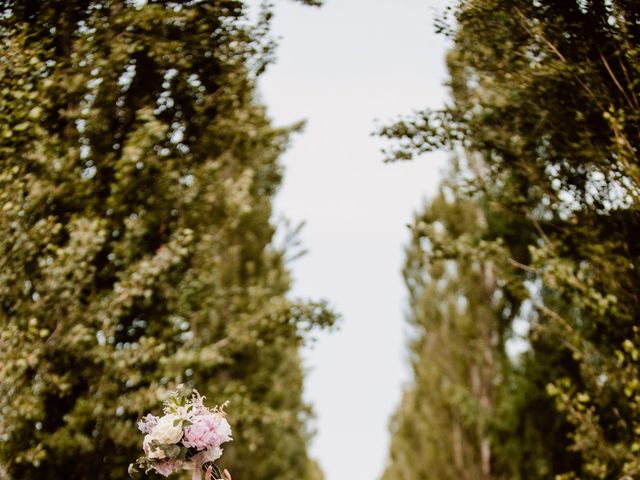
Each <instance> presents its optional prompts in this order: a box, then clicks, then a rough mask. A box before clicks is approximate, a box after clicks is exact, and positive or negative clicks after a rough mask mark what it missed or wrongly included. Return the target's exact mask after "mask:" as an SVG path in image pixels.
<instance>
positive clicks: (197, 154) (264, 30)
mask: <svg viewBox="0 0 640 480" xmlns="http://www.w3.org/2000/svg"><path fill="white" fill-rule="evenodd" d="M306 3H317V2H306ZM245 9H246V5H245V4H244V2H242V1H238V0H214V1H207V2H200V1H164V0H150V1H147V2H142V1H125V0H77V1H72V2H70V1H66V0H65V1H63V0H47V1H30V0H29V1H14V0H2V1H0V43H1V44H2V52H3V55H2V58H0V98H1V100H0V139H1V140H0V212H1V213H0V258H1V259H2V268H1V269H0V326H1V328H0V432H1V435H0V477H2V478H8V479H12V478H15V479H20V480H27V479H36V478H38V479H41V478H48V479H58V478H60V479H63V478H64V479H67V478H78V479H79V478H95V479H116V478H117V479H121V478H123V476H124V475H126V471H127V465H128V464H129V463H130V462H131V461H133V460H134V459H135V458H136V456H138V453H139V450H140V448H141V447H140V440H141V437H140V435H139V434H138V433H137V432H136V421H137V420H138V419H139V417H140V416H141V415H142V414H144V413H146V412H147V411H150V410H153V409H154V408H159V406H160V404H161V401H162V399H163V397H164V396H165V395H166V393H167V391H168V390H170V389H172V388H173V387H175V385H177V384H179V383H185V384H188V385H191V386H194V387H195V388H197V389H199V390H200V392H201V393H202V394H204V395H207V396H208V399H209V400H208V401H209V402H223V401H225V400H229V401H230V406H229V408H228V411H229V415H230V418H231V421H232V423H233V426H234V428H235V433H236V435H235V442H234V444H233V446H231V447H229V452H228V453H227V454H226V455H225V461H226V462H229V465H233V469H234V471H235V473H236V474H237V476H238V477H240V478H254V479H256V480H257V479H267V478H279V479H291V480H293V479H308V480H312V479H313V480H317V479H318V478H321V474H320V472H319V470H318V467H317V465H316V464H315V462H314V461H313V460H311V459H310V458H309V456H308V454H307V440H308V437H309V433H310V430H309V423H308V421H309V418H310V416H311V410H310V408H309V406H308V405H306V404H305V403H304V402H303V401H302V398H301V390H302V382H303V371H302V368H301V364H300V359H299V346H300V345H301V343H302V342H303V341H304V339H305V338H306V337H308V332H310V331H311V330H312V329H314V328H316V327H328V326H330V325H332V324H333V322H334V315H333V314H332V313H331V311H330V310H329V309H327V307H326V305H325V304H324V302H307V301H296V300H292V299H291V298H290V297H289V295H288V289H289V284H290V279H289V274H288V272H287V267H286V264H285V253H286V246H282V245H280V246H279V245H277V244H276V243H275V242H274V233H275V230H276V227H275V226H274V223H273V222H272V218H271V217H272V211H271V200H272V197H273V195H274V193H275V192H276V190H277V188H278V186H279V184H280V181H281V178H282V168H281V166H280V163H279V161H278V158H279V156H280V154H281V153H282V152H283V150H284V149H285V148H286V146H287V143H288V138H289V135H290V134H291V133H292V132H293V131H294V130H295V129H296V128H297V127H293V128H276V127H274V126H273V125H272V124H271V121H270V119H269V118H268V116H267V115H266V113H265V109H264V108H263V106H261V105H260V103H259V102H258V101H256V95H255V81H256V78H257V76H258V75H259V74H260V73H261V72H262V71H263V70H264V68H265V66H266V64H267V63H268V62H269V61H270V59H271V58H272V56H273V55H272V51H273V47H274V45H273V41H272V39H271V38H270V37H269V34H268V29H269V19H270V18H271V12H270V11H269V9H268V8H267V9H265V10H263V12H262V14H261V16H260V18H258V20H257V21H256V22H254V23H251V22H250V21H249V20H248V19H247V17H246V15H245Z"/></svg>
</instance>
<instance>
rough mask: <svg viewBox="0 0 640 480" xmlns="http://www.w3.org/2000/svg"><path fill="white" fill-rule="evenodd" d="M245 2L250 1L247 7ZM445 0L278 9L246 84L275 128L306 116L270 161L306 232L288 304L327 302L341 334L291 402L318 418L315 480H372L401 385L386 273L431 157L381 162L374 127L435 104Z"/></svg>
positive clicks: (394, 295) (329, 338)
mask: <svg viewBox="0 0 640 480" xmlns="http://www.w3.org/2000/svg"><path fill="white" fill-rule="evenodd" d="M256 3H257V2H256ZM445 4H446V0H326V3H325V5H324V7H322V8H320V9H315V8H309V7H303V6H300V5H298V4H295V3H294V2H292V1H284V0H282V1H278V2H277V7H276V18H275V22H274V33H275V35H277V36H279V37H282V39H281V42H280V47H279V48H278V51H277V56H278V61H277V63H276V65H274V66H272V67H270V69H269V70H268V71H267V73H266V74H265V75H264V77H263V78H262V79H261V81H260V91H261V94H262V97H263V101H264V102H265V103H266V104H267V105H268V108H269V112H270V115H271V116H272V117H273V118H274V120H275V122H276V124H278V125H286V124H290V123H293V122H295V121H298V120H301V119H306V120H307V129H306V131H305V132H304V133H303V134H302V135H299V136H297V137H296V139H295V142H294V145H293V147H292V148H291V150H290V151H289V152H288V153H287V154H286V155H285V156H284V158H283V161H284V164H285V167H286V172H285V180H284V185H283V187H282V189H281V191H280V193H279V195H278V197H277V199H276V212H277V213H278V214H284V215H286V216H287V217H288V218H290V219H291V220H293V221H294V222H298V221H305V222H306V223H307V225H306V227H305V229H304V231H303V234H302V240H303V243H304V246H305V247H306V248H308V249H309V251H310V253H309V254H307V255H306V256H305V257H303V258H302V259H299V260H297V261H296V262H295V263H293V264H292V266H291V267H292V269H293V274H294V278H295V284H294V289H293V295H295V296H303V297H310V298H315V299H317V298H321V297H322V298H327V299H328V300H329V301H330V302H331V303H332V304H333V305H334V306H335V308H336V309H337V310H338V311H339V312H340V313H341V314H342V315H343V322H342V327H341V329H340V330H339V331H337V332H334V333H332V334H330V335H321V336H320V338H319V341H318V342H317V343H316V345H315V347H314V348H313V349H309V350H307V351H305V353H304V358H305V365H306V366H307V367H308V368H309V376H308V379H307V383H306V391H305V397H306V398H307V399H308V400H309V401H310V402H311V403H312V404H313V405H314V407H315V410H316V412H317V414H318V420H317V422H316V427H317V429H318V434H317V436H316V438H315V441H314V443H313V446H312V454H313V455H314V456H315V457H316V458H318V459H319V461H320V463H321V465H322V468H323V470H324V471H325V474H326V477H327V480H375V479H377V478H378V477H379V475H380V474H381V472H382V469H383V466H384V462H385V460H386V457H387V447H388V442H389V434H388V422H389V419H390V416H391V414H392V413H393V411H394V408H395V406H396V405H397V402H398V400H399V398H400V395H401V391H402V384H403V382H405V381H406V380H407V379H408V378H409V369H408V364H407V354H406V350H405V334H406V331H407V328H406V325H405V322H404V311H405V290H404V287H403V284H402V278H401V274H400V269H401V266H402V261H403V256H404V252H403V250H404V246H405V245H406V243H407V241H408V239H409V232H408V229H407V227H406V225H407V224H408V223H410V222H411V219H412V213H413V212H414V211H415V210H416V209H418V208H419V207H420V206H421V205H422V203H423V199H424V198H425V197H427V196H429V195H432V194H433V193H434V192H435V190H436V187H437V184H438V181H439V178H440V171H441V170H442V168H443V165H444V164H445V158H446V155H445V154H431V155H430V156H427V157H425V158H424V159H422V160H421V161H418V162H411V163H402V164H393V165H385V164H383V163H382V155H381V154H380V151H379V149H380V147H381V146H382V145H383V144H384V143H383V142H382V141H381V140H379V139H377V138H374V137H372V136H371V135H370V134H371V132H372V130H373V129H374V126H375V123H374V120H375V119H380V120H383V121H384V120H389V119H392V118H395V117H396V116H397V115H399V114H405V113H410V112H411V111H413V110H417V109H422V108H424V107H427V106H430V107H436V108H437V107H440V106H442V104H443V103H444V102H445V100H446V97H447V91H446V88H445V87H444V86H443V83H444V81H445V78H446V72H445V65H444V58H445V53H446V44H445V39H444V38H443V37H441V36H437V35H435V34H434V32H433V30H434V29H433V19H434V13H435V12H436V11H442V10H443V8H444V6H445Z"/></svg>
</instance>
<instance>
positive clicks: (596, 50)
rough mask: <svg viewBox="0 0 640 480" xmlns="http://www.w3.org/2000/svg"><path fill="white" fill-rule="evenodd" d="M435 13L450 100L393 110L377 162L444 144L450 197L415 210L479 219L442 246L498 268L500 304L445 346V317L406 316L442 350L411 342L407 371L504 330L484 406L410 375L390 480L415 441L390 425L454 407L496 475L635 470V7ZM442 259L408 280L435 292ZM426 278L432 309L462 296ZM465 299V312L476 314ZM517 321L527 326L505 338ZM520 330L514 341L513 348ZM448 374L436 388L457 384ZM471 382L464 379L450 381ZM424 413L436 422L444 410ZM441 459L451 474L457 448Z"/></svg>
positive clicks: (443, 429)
mask: <svg viewBox="0 0 640 480" xmlns="http://www.w3.org/2000/svg"><path fill="white" fill-rule="evenodd" d="M447 16H448V17H449V20H450V22H449V24H447V22H446V19H445V21H441V22H439V27H440V28H441V30H442V31H443V32H444V33H445V34H446V35H449V36H450V37H451V38H452V40H453V48H452V50H451V52H450V54H449V57H448V64H449V71H450V84H449V85H450V88H451V92H452V99H451V102H450V104H449V105H448V106H447V107H446V108H444V109H442V110H439V111H423V112H420V113H418V114H416V115H414V116H409V117H406V118H402V119H400V120H399V121H397V122H396V123H394V124H392V125H389V126H388V127H385V128H383V129H382V131H381V134H382V135H383V136H385V137H388V138H389V139H390V147H389V149H388V151H387V155H388V159H389V160H403V159H410V158H414V157H416V156H419V155H421V154H423V153H425V152H428V151H431V150H434V149H439V148H446V149H449V150H451V151H452V154H453V155H454V156H455V157H457V158H458V162H459V163H460V164H462V165H463V167H462V168H460V169H459V170H458V172H459V173H458V174H456V181H455V182H454V184H456V185H459V188H457V189H454V190H453V191H452V193H451V194H450V195H449V198H448V199H445V201H444V204H443V200H441V199H439V200H435V201H434V202H433V203H432V204H431V205H429V206H428V207H427V209H426V210H425V212H424V215H428V216H429V218H431V220H430V221H429V222H426V224H427V225H431V227H430V228H433V225H434V224H436V223H438V222H439V223H441V224H443V225H444V226H445V229H444V230H445V231H449V230H448V227H447V225H448V224H449V223H447V221H443V220H441V217H444V216H450V215H451V214H450V213H449V212H450V210H452V209H453V208H454V207H455V206H456V205H461V204H463V205H464V204H467V203H468V202H470V201H472V202H473V203H475V205H477V208H479V209H480V210H481V211H482V217H483V218H484V219H485V221H484V223H483V224H482V225H481V232H480V233H479V234H476V236H475V239H474V238H473V237H469V236H466V238H458V239H456V237H455V236H454V238H452V239H451V240H450V241H449V242H448V245H447V246H446V247H447V248H446V249H444V248H441V249H440V251H443V252H444V253H447V254H448V255H450V256H451V258H453V261H454V265H455V266H456V271H460V272H465V273H466V276H468V277H469V279H473V275H474V272H475V270H473V269H469V268H464V265H465V262H467V261H468V260H467V258H468V256H469V255H471V257H472V258H473V259H474V262H476V268H480V266H481V265H484V266H485V268H487V267H489V266H492V267H493V268H495V271H496V277H497V281H496V291H495V292H494V296H495V297H496V298H500V299H503V300H508V301H506V302H504V303H503V304H501V306H500V308H498V309H497V310H496V312H495V315H493V316H492V315H488V316H487V317H486V318H485V319H482V318H480V317H477V320H476V322H475V323H478V325H474V328H473V329H472V330H469V329H468V328H463V327H458V328H457V330H456V331H455V334H452V335H451V336H449V337H448V339H445V340H443V339H442V338H441V337H440V334H439V333H438V328H439V327H438V325H439V324H440V321H441V320H439V318H440V314H439V313H437V312H438V311H439V310H438V309H439V308H442V307H434V308H433V309H432V310H430V311H422V310H417V309H416V308H415V307H412V309H411V316H410V318H411V320H412V322H415V323H419V324H421V325H423V324H424V325H426V326H425V327H424V329H421V330H419V331H418V333H417V335H418V338H419V339H420V340H419V342H418V343H417V344H422V343H425V344H429V342H434V343H438V342H440V343H441V345H440V346H439V347H438V348H437V351H436V350H435V347H433V348H429V349H419V350H418V349H416V347H415V346H414V344H413V343H412V347H411V348H412V352H413V353H414V355H415V356H416V357H417V358H418V359H419V360H416V362H417V363H420V364H428V365H431V368H438V367H437V365H440V364H447V365H449V367H448V370H447V372H450V371H451V370H454V371H457V370H455V369H459V368H462V367H463V366H464V365H465V364H466V363H465V362H468V359H467V358H466V357H463V358H462V359H460V358H459V357H457V356H456V354H455V352H456V351H457V348H458V346H459V345H460V344H461V342H466V343H467V344H475V343H477V342H480V341H481V339H482V336H481V335H480V333H477V334H474V335H476V337H475V340H473V341H472V340H468V337H467V336H468V335H469V332H471V333H473V332H474V331H475V332H482V331H484V329H487V328H491V326H492V325H496V324H497V325H501V324H502V327H500V328H499V329H498V331H497V333H498V334H497V335H496V336H495V343H494V344H493V350H491V351H492V352H493V354H494V355H495V356H496V357H495V358H499V359H501V361H500V364H499V369H498V370H496V371H495V372H494V377H493V382H492V384H493V388H494V392H495V394H494V395H495V396H494V401H493V402H492V403H491V407H490V409H489V413H488V414H487V413H486V411H485V410H483V409H482V408H481V407H482V405H484V403H483V397H482V395H477V394H471V395H470V396H469V401H468V402H467V403H465V402H458V401H456V400H455V397H452V396H451V395H450V394H449V393H448V392H449V391H448V390H446V389H439V390H437V391H436V392H435V393H434V392H433V390H432V389H431V390H429V391H430V392H431V394H430V395H429V396H417V397H416V398H415V399H412V398H413V397H412V396H414V395H415V393H414V392H416V391H418V392H419V391H421V389H425V388H427V389H429V388H430V387H429V384H428V383H427V381H426V380H425V379H424V378H423V377H422V376H420V375H419V370H418V369H417V368H416V367H415V366H414V382H413V385H412V386H410V387H409V389H408V391H407V393H406V395H405V400H404V401H403V403H402V406H401V407H400V409H399V411H398V414H397V417H396V420H395V422H394V423H393V426H394V427H393V428H394V432H395V434H394V440H393V444H392V450H391V459H390V463H389V470H388V471H389V472H394V471H397V469H398V468H400V466H399V463H401V462H400V461H399V459H400V458H406V456H407V455H409V454H410V453H409V452H412V453H411V454H412V455H413V454H416V452H417V451H418V450H417V449H418V448H420V447H418V446H416V445H415V444H412V443H411V442H409V441H408V437H407V434H406V433H405V432H404V430H403V429H402V425H405V424H409V423H411V422H413V424H412V428H413V430H417V429H420V428H423V427H421V426H420V425H425V426H426V425H430V423H429V422H434V421H436V420H435V419H434V418H433V414H432V415H427V414H426V413H425V412H428V411H429V409H432V408H435V407H436V406H438V405H442V404H443V403H445V404H447V405H448V406H451V404H452V402H453V413H455V414H457V415H462V414H463V413H464V412H466V411H467V410H468V409H469V408H470V407H469V405H471V406H472V407H473V408H471V411H472V412H474V414H473V415H472V417H471V419H472V421H473V422H472V423H469V424H468V425H476V424H478V422H479V421H480V420H483V419H484V418H485V417H484V415H487V420H486V421H484V420H483V422H482V425H483V426H482V428H481V429H480V431H481V432H482V435H486V436H487V438H488V439H489V444H490V451H491V462H490V463H491V469H490V475H491V476H492V477H494V478H521V479H538V478H540V479H542V478H554V477H555V478H557V479H569V478H581V479H611V478H616V479H618V478H635V476H637V475H638V474H640V463H639V462H638V459H637V458H638V456H637V452H638V449H639V448H640V443H639V439H640V438H639V437H638V432H640V429H639V428H638V426H639V423H638V422H639V419H640V416H639V415H640V403H639V402H640V390H638V386H639V382H638V378H639V374H640V370H639V364H638V360H639V353H638V347H639V346H640V343H639V338H638V326H640V309H639V305H640V295H639V293H640V290H639V289H638V284H639V283H638V280H639V278H638V273H637V272H638V262H639V261H640V257H639V251H638V248H637V241H636V239H637V238H638V234H639V233H640V232H639V230H638V227H639V226H640V223H639V219H640V216H639V214H638V207H639V199H638V192H639V187H640V177H639V176H638V167H639V165H640V158H639V156H638V141H639V140H640V122H639V120H640V117H639V114H640V104H639V103H638V97H639V96H640V83H639V81H638V78H640V76H639V73H640V57H639V56H638V52H639V48H640V27H639V26H640V22H639V19H640V6H639V5H637V2H630V1H624V0H620V1H618V0H613V1H603V0H593V1H566V2H555V1H550V0H549V1H545V0H537V1H533V2H532V1H525V0H491V1H480V0H477V1H476V0H463V1H461V2H459V3H458V5H457V6H456V7H455V8H453V9H451V10H448V12H447ZM450 24H454V25H453V26H450ZM469 208H470V207H469ZM421 215H422V214H421ZM418 218H420V216H419V217H418ZM459 218H462V216H461V215H459V214H457V215H456V216H453V217H451V219H450V220H449V222H455V221H456V219H459ZM464 218H466V217H464ZM436 219H437V220H436ZM457 221H460V220H457ZM467 224H469V225H471V224H470V223H469V222H467ZM416 228H417V227H416ZM414 230H415V229H414ZM421 232H422V230H420V229H417V230H415V233H414V236H420V235H423V233H421ZM429 238H431V237H429ZM416 251H417V252H418V253H419V252H420V251H422V249H418V248H417V247H414V248H413V249H412V250H410V254H409V256H408V259H411V258H412V256H414V255H416V253H415V252H416ZM438 258H439V257H435V259H433V260H430V261H428V262H425V264H424V266H422V267H421V268H420V274H419V275H418V274H415V275H413V277H415V276H420V275H421V276H423V277H425V278H427V279H430V280H428V282H427V284H430V283H431V282H435V280H434V278H437V277H434V276H433V274H432V273H431V269H433V268H435V265H437V263H438V262H440V260H439V259H438ZM408 261H409V260H408ZM413 277H412V278H413ZM437 286H438V287H439V288H442V289H444V290H443V295H442V296H441V302H442V305H446V302H449V301H452V300H451V298H452V296H456V295H457V296H460V295H464V290H463V289H461V288H460V287H458V286H457V285H456V284H452V283H451V281H450V280H447V281H446V282H444V283H443V282H440V283H439V284H437ZM408 287H409V289H410V290H411V289H412V288H413V284H412V283H409V282H408ZM429 288H432V287H429ZM475 288H480V286H479V285H477V286H476V287H475ZM450 289H451V290H453V292H450ZM445 292H446V293H445ZM423 295H424V293H423ZM436 304H438V303H437V302H436ZM469 305H471V307H470V306H469ZM472 305H473V304H472V303H470V302H469V303H468V305H467V306H466V307H465V309H464V312H463V313H464V316H466V315H469V314H472V313H473V310H472ZM462 317H463V315H462V314H460V313H456V312H455V311H454V312H450V313H449V315H448V322H450V323H451V324H452V325H456V323H457V322H460V321H461V318H462ZM523 325H524V326H525V327H526V328H525V330H526V332H524V334H523V333H522V332H521V333H520V334H518V329H519V328H521V327H522V326H523ZM518 337H521V338H519V341H520V342H521V343H523V344H524V345H525V347H526V348H525V349H524V352H521V353H519V354H510V353H509V352H508V346H509V345H510V344H513V341H514V340H516V339H517V338H518ZM476 358H477V362H481V361H482V359H481V358H478V357H476ZM480 364H481V363H480ZM440 375H443V373H441V374H440ZM446 375H447V376H446V378H447V381H448V382H451V383H455V382H457V381H459V380H457V379H458V378H460V377H458V376H453V374H452V373H446ZM472 380H473V378H472V376H471V375H470V374H468V375H466V377H465V376H463V377H462V380H460V382H461V383H462V385H463V386H464V385H468V384H472ZM431 381H433V379H431ZM433 397H435V398H433ZM407 405H409V407H407ZM435 415H440V416H439V417H438V418H437V421H441V418H442V417H441V415H444V414H443V413H436V414H435ZM454 427H455V423H452V422H446V423H445V424H443V425H440V426H438V427H437V428H436V429H435V430H434V431H433V432H431V433H430V434H429V437H425V438H431V437H435V438H438V437H439V438H451V435H453V434H454V430H453V428H454ZM466 441H467V442H468V443H463V445H464V446H466V445H469V446H470V447H474V448H476V450H477V451H478V449H479V448H480V447H479V446H478V442H477V438H469V439H467V440H466ZM394 445H395V447H394ZM394 448H395V450H394ZM430 448H432V449H436V448H438V447H437V446H433V445H432V446H431V447H430ZM440 453H441V455H446V459H444V461H447V462H448V463H450V464H452V465H455V464H456V462H455V458H456V457H455V454H456V452H455V451H454V449H453V448H451V449H448V450H445V452H440ZM403 455H404V457H403ZM424 458H425V460H424V462H422V463H421V462H420V461H416V467H415V468H414V467H407V468H408V470H409V471H408V473H407V474H406V476H404V477H403V478H407V479H410V478H416V479H417V478H443V477H438V476H437V475H434V474H421V473H420V472H425V471H430V469H431V468H435V467H433V464H432V463H431V461H430V460H428V458H429V457H424ZM440 461H443V458H442V457H441V458H440ZM419 469H421V470H419ZM459 476H460V478H483V477H481V476H478V475H471V476H469V475H467V476H465V475H462V474H461V475H459ZM383 478H393V477H392V475H390V474H389V475H388V476H386V477H383Z"/></svg>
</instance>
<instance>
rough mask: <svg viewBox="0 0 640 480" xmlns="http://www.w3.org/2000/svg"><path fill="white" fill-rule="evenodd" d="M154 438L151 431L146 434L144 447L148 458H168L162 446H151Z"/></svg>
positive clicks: (143, 442)
mask: <svg viewBox="0 0 640 480" xmlns="http://www.w3.org/2000/svg"><path fill="white" fill-rule="evenodd" d="M152 440H153V438H152V437H151V434H150V433H149V434H147V435H145V436H144V440H143V441H142V448H143V449H144V453H145V455H146V456H147V457H148V458H157V459H163V458H166V455H165V454H164V452H163V451H162V449H161V448H153V447H152V446H151V441H152Z"/></svg>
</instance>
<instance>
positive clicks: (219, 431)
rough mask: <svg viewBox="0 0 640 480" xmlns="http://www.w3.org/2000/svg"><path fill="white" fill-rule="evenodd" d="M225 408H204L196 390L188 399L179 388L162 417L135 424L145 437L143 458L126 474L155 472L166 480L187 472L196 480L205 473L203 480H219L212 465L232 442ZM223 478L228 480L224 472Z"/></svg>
mask: <svg viewBox="0 0 640 480" xmlns="http://www.w3.org/2000/svg"><path fill="white" fill-rule="evenodd" d="M225 406H226V403H225V404H223V405H221V406H216V407H214V408H207V407H206V406H205V405H204V397H203V396H201V395H200V394H199V393H198V392H197V391H196V390H193V392H192V393H191V396H189V395H188V393H187V392H186V390H185V388H184V387H183V386H179V387H178V390H177V391H175V392H172V394H171V396H170V397H169V399H168V400H167V401H165V403H164V411H163V413H164V415H163V416H161V417H156V416H155V415H151V414H148V415H146V416H145V417H144V418H142V420H140V422H138V428H139V429H140V431H141V432H142V433H144V434H145V436H144V440H143V442H142V448H143V450H144V456H142V457H140V458H138V460H137V461H136V463H135V464H131V465H130V466H129V474H130V475H131V474H133V473H135V472H137V471H140V470H144V471H145V473H148V472H149V471H151V470H155V471H156V472H157V473H159V474H160V475H164V476H165V477H167V476H169V475H171V474H172V473H174V472H176V471H178V470H182V469H191V470H193V479H194V480H199V479H200V477H201V472H203V471H206V472H207V480H208V479H209V478H216V479H222V478H223V474H222V473H221V472H220V470H219V469H218V467H217V466H216V464H215V463H214V462H215V461H216V460H218V459H219V458H220V457H221V456H222V448H221V445H222V444H223V443H226V442H229V441H230V440H232V438H231V427H230V426H229V422H227V419H226V416H225V412H224V407H225ZM224 478H226V479H230V475H229V473H228V472H227V471H226V470H225V472H224Z"/></svg>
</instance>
